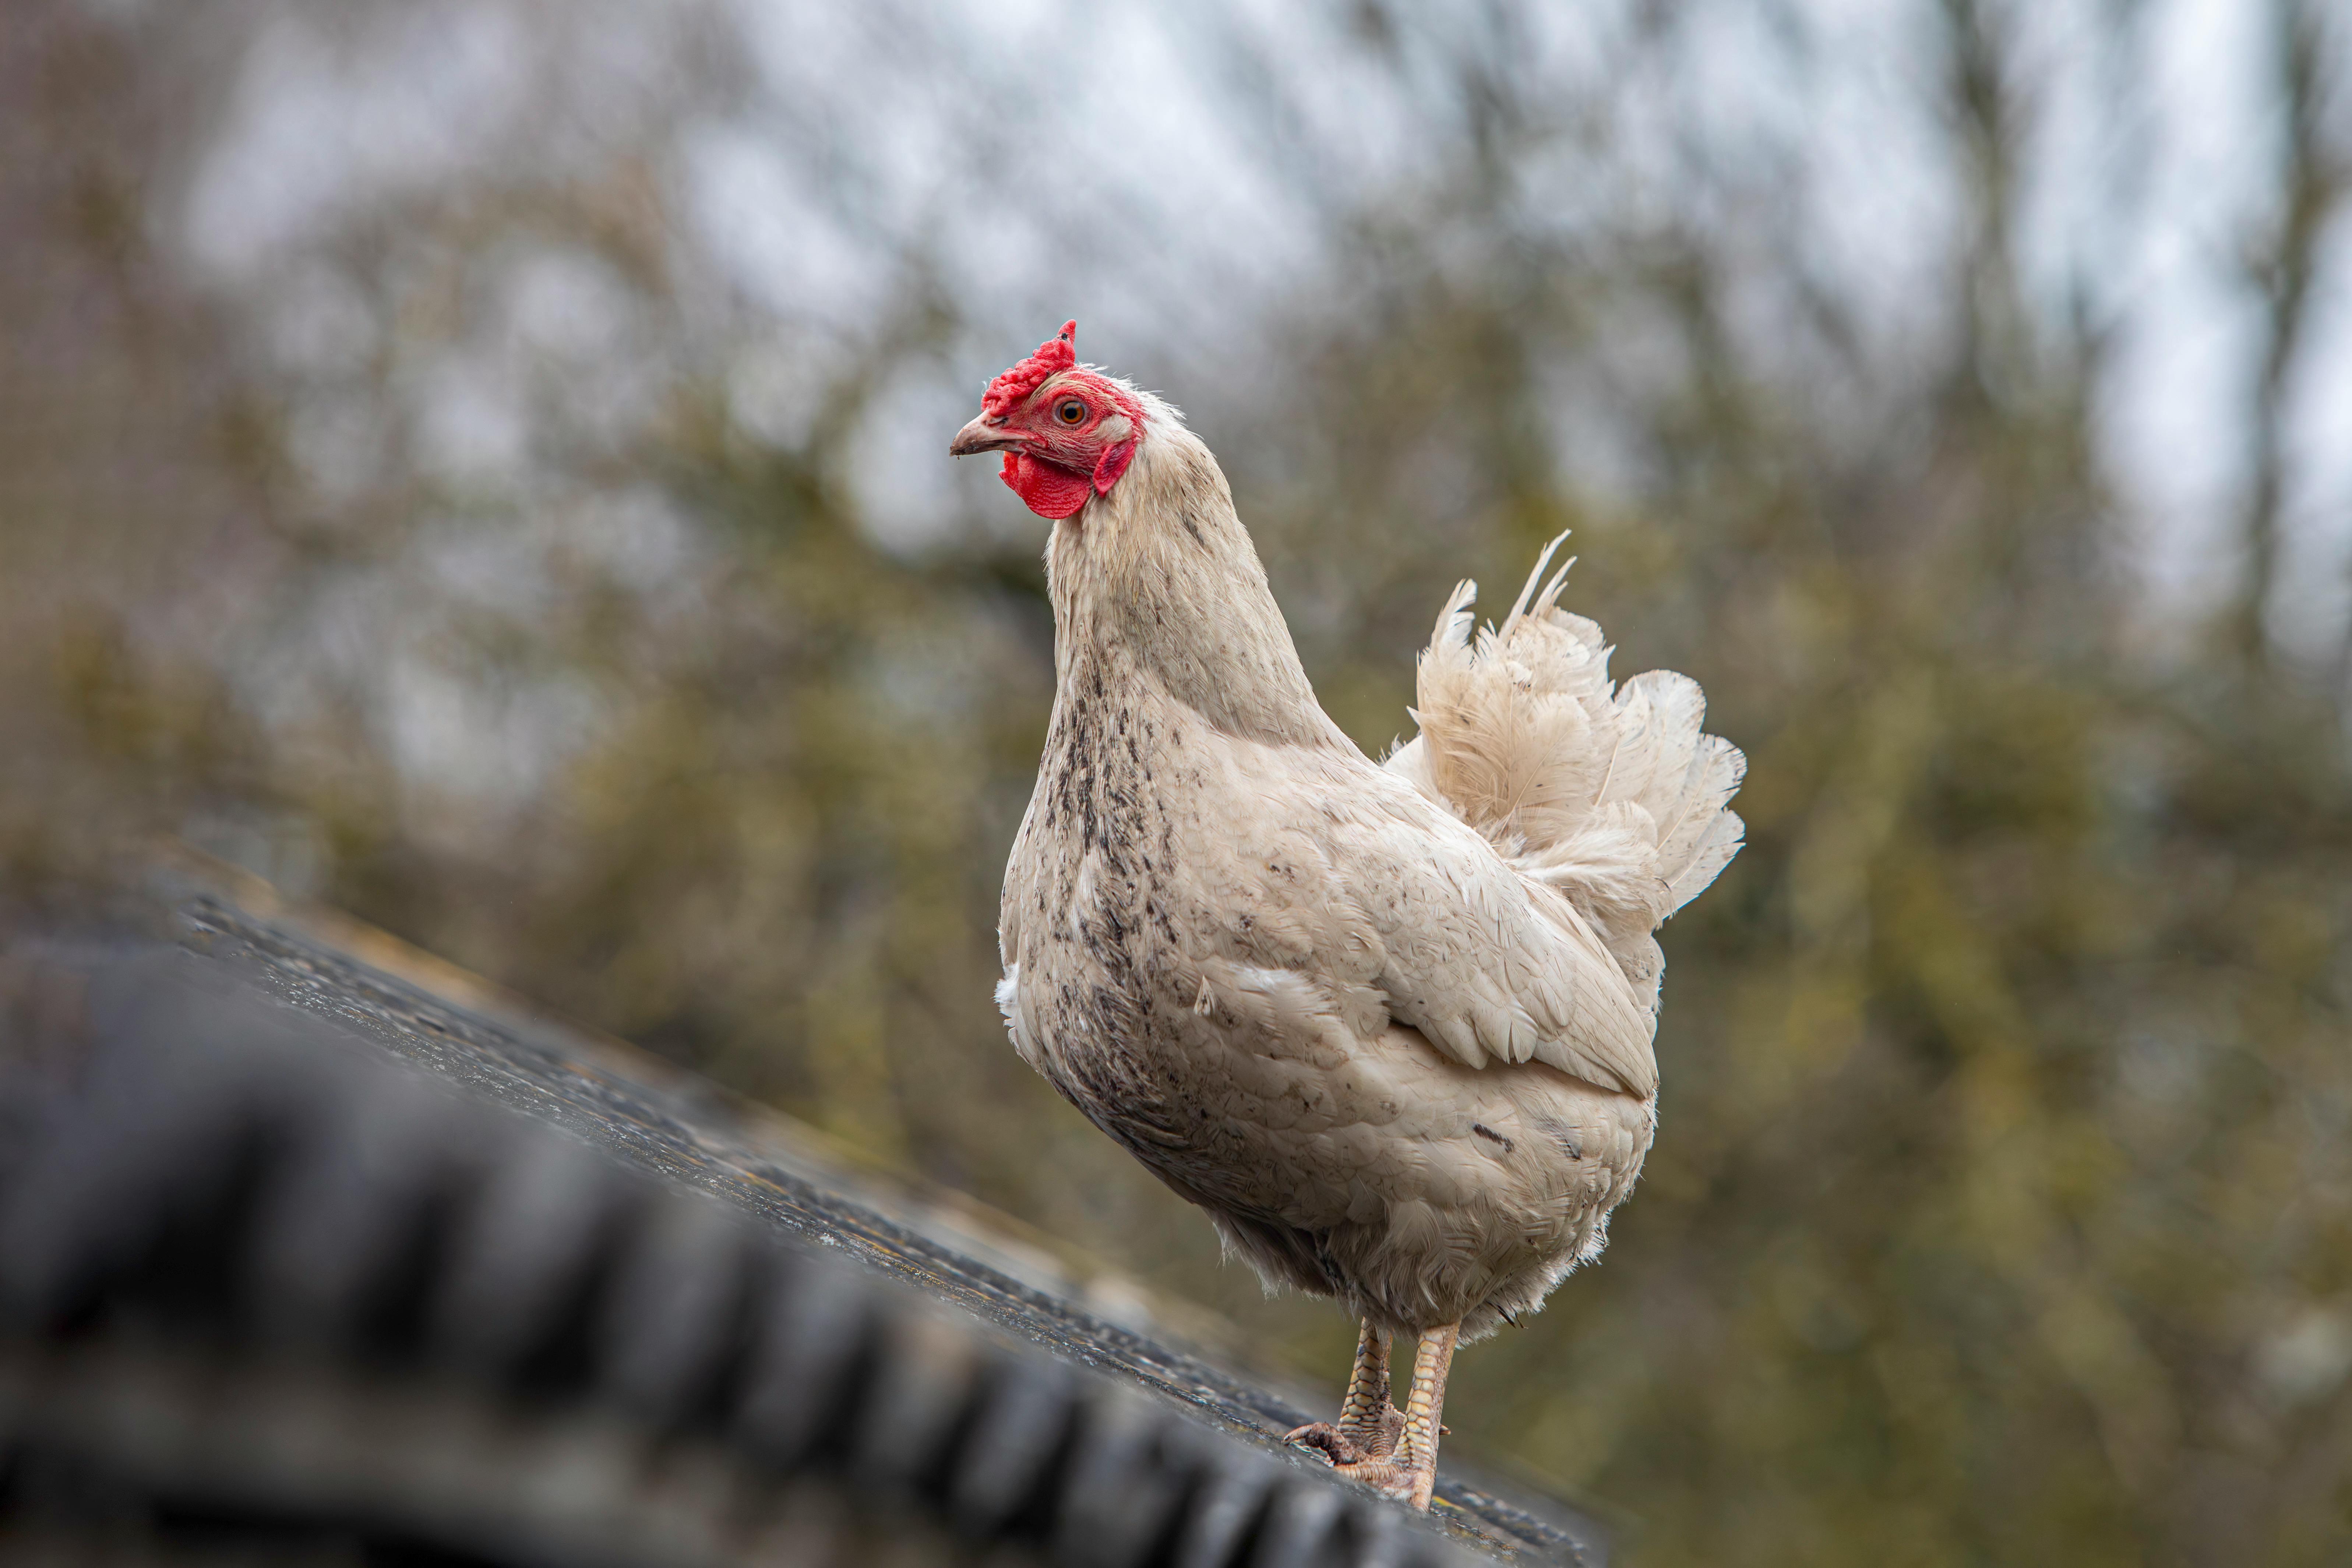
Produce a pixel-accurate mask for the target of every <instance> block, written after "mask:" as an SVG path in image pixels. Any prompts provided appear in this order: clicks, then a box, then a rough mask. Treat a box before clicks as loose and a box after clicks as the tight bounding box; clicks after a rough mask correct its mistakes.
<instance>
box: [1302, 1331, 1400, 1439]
mask: <svg viewBox="0 0 2352 1568" xmlns="http://www.w3.org/2000/svg"><path fill="white" fill-rule="evenodd" d="M1403 1432H1404V1413H1403V1412H1402V1411H1401V1410H1399V1409H1398V1408H1397V1407H1396V1406H1394V1405H1391V1403H1390V1402H1389V1342H1388V1336H1386V1335H1385V1334H1383V1333H1381V1332H1380V1331H1379V1330H1378V1329H1376V1328H1374V1327H1372V1325H1371V1323H1370V1322H1369V1321H1367V1322H1365V1323H1364V1325H1363V1327H1362V1328H1361V1329H1360V1331H1358V1333H1357V1335H1356V1364H1355V1366H1354V1367H1353V1369H1351V1370H1350V1371H1349V1374H1348V1397H1347V1398H1346V1400H1344V1401H1343V1402H1342V1403H1341V1404H1340V1406H1339V1421H1338V1423H1337V1424H1336V1425H1335V1424H1333V1423H1332V1422H1329V1421H1310V1422H1308V1423H1307V1425H1306V1426H1304V1427H1298V1428H1297V1429H1296V1430H1293V1431H1291V1432H1288V1433H1286V1434H1285V1435H1284V1437H1283V1441H1285V1442H1286V1443H1292V1444H1296V1445H1297V1447H1299V1448H1313V1449H1315V1450H1316V1451H1318V1453H1320V1454H1322V1455H1323V1457H1324V1458H1328V1459H1329V1460H1330V1461H1331V1462H1332V1463H1333V1464H1335V1465H1352V1464H1357V1463H1360V1462H1361V1461H1363V1460H1365V1459H1374V1458H1378V1459H1385V1458H1388V1457H1389V1456H1390V1455H1391V1454H1393V1453H1395V1452H1396V1446H1397V1438H1398V1437H1401V1436H1402V1435H1403Z"/></svg>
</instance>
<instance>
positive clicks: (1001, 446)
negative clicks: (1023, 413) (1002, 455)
mask: <svg viewBox="0 0 2352 1568" xmlns="http://www.w3.org/2000/svg"><path fill="white" fill-rule="evenodd" d="M1026 439H1027V437H1026V436H1024V434H1022V433H1021V432H1020V431H1017V430H1007V429H1006V428H1005V427H1004V425H1003V423H1001V422H994V421H992V420H991V419H990V418H989V416H988V415H986V414H984V413H983V414H982V415H981V416H980V417H979V418H978V419H975V420H973V421H972V422H971V423H970V424H967V425H965V426H964V427H963V428H962V429H961V430H959V431H957V432H956V435H955V439H954V440H953V441H951V442H950V443H948V455H949V456H950V457H970V456H972V455H975V454H977V453H982V452H1003V451H1006V450H1008V449H1009V448H1012V447H1015V446H1018V445H1020V444H1022V442H1023V441H1024V440H1026Z"/></svg>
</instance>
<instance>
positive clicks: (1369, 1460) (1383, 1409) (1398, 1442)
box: [1290, 1323, 1462, 1512]
mask: <svg viewBox="0 0 2352 1568" xmlns="http://www.w3.org/2000/svg"><path fill="white" fill-rule="evenodd" d="M1461 1333H1462V1325H1461V1324H1460V1323H1448V1324H1446V1325H1445V1326H1444V1328H1441V1329H1433V1330H1431V1331H1430V1332H1429V1333H1425V1334H1423V1335H1422V1336H1421V1343H1419V1344H1418V1345H1417V1346H1416V1347H1415V1349H1414V1353H1413V1366H1412V1393H1411V1394H1410V1395H1409V1396H1407V1397H1406V1400H1405V1407H1404V1409H1403V1410H1402V1412H1399V1411H1398V1410H1397V1409H1395V1408H1394V1407H1393V1406H1391V1405H1390V1404H1389V1397H1388V1394H1389V1386H1388V1385H1389V1367H1388V1347H1387V1345H1386V1344H1385V1343H1382V1341H1381V1337H1380V1335H1379V1334H1378V1333H1376V1332H1375V1331H1374V1330H1373V1328H1372V1326H1371V1325H1370V1323H1366V1324H1365V1325H1364V1329H1363V1333H1362V1334H1361V1336H1360V1338H1359V1339H1358V1340H1357V1342H1356V1370H1355V1372H1354V1373H1353V1374H1352V1375H1350V1376H1349V1380H1348V1399H1347V1403H1346V1405H1345V1406H1342V1408H1341V1411H1340V1416H1339V1425H1338V1426H1336V1427H1334V1426H1328V1425H1326V1424H1325V1423H1322V1422H1319V1421H1318V1422H1316V1423H1315V1424H1313V1425H1312V1426H1307V1427H1299V1428H1298V1429H1297V1431H1295V1432H1293V1433H1291V1434H1290V1441H1292V1442H1293V1443H1296V1444H1297V1445H1298V1446H1299V1447H1300V1448H1313V1449H1315V1450H1317V1451H1318V1452H1319V1453H1321V1454H1322V1455H1323V1457H1324V1458H1327V1459H1328V1460H1330V1462H1331V1468H1332V1469H1335V1470H1338V1471H1339V1473H1340V1474H1341V1475H1343V1476H1347V1477H1349V1479H1353V1480H1360V1481H1362V1482H1363V1483H1365V1484H1366V1485H1367V1486H1370V1488H1371V1489H1372V1490H1375V1491H1377V1492H1379V1493H1380V1494H1381V1496H1383V1497H1391V1498H1394V1499H1396V1500H1398V1501H1399V1502H1405V1503H1410V1504H1412V1506H1413V1507H1414V1508H1416V1509H1419V1510H1421V1511H1423V1512H1426V1511H1428V1509H1429V1497H1430V1493H1431V1491H1432V1490H1433V1489H1434V1488H1435V1487H1436V1485H1437V1439H1438V1435H1439V1434H1440V1433H1442V1432H1443V1431H1444V1427H1443V1426H1442V1425H1441V1424H1440V1422H1439V1416H1441V1415H1443V1414H1444V1407H1445V1375H1446V1374H1447V1372H1449V1371H1451V1370H1452V1368H1453V1365H1454V1341H1455V1340H1456V1339H1458V1338H1459V1337H1460V1336H1461ZM1370 1411H1376V1412H1378V1414H1377V1415H1373V1416H1370V1417H1369V1418H1366V1416H1365V1414H1364V1413H1366V1412H1370ZM1351 1419H1353V1420H1356V1421H1357V1426H1356V1427H1355V1432H1354V1433H1353V1434H1351V1432H1350V1430H1349V1424H1350V1421H1351ZM1343 1449H1344V1450H1345V1452H1344V1453H1343Z"/></svg>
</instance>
